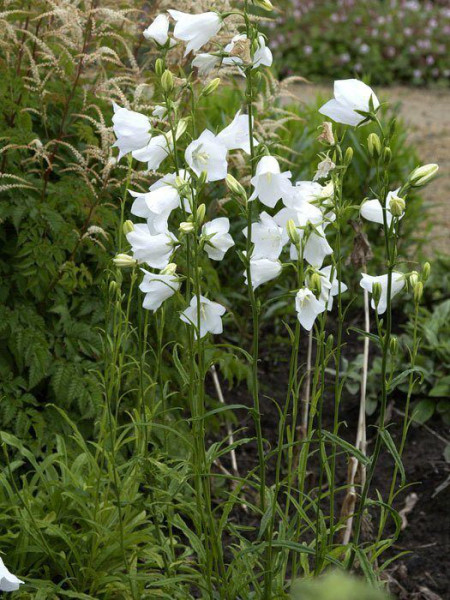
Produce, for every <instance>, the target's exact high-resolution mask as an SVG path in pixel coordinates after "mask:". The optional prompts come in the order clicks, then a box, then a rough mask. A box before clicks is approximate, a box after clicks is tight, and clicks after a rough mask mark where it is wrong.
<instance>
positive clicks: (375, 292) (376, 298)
mask: <svg viewBox="0 0 450 600" xmlns="http://www.w3.org/2000/svg"><path fill="white" fill-rule="evenodd" d="M381 292H382V287H381V283H379V282H378V281H376V282H375V283H374V284H373V286H372V297H373V302H374V304H375V307H377V306H378V304H379V302H380V298H381Z"/></svg>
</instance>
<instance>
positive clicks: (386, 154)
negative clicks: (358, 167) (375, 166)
mask: <svg viewBox="0 0 450 600" xmlns="http://www.w3.org/2000/svg"><path fill="white" fill-rule="evenodd" d="M391 160H392V150H391V149H390V148H385V149H384V150H383V163H384V164H385V165H388V164H389V163H390V162H391Z"/></svg>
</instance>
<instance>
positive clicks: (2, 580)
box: [0, 558, 24, 592]
mask: <svg viewBox="0 0 450 600" xmlns="http://www.w3.org/2000/svg"><path fill="white" fill-rule="evenodd" d="M23 583H24V582H23V581H22V580H21V579H19V578H18V577H16V576H15V575H13V574H12V573H11V572H10V571H9V569H7V568H6V567H5V563H4V562H3V560H2V559H1V558H0V591H2V592H15V591H16V590H18V589H19V587H20V586H21V585H22V584H23Z"/></svg>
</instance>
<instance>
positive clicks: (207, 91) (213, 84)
mask: <svg viewBox="0 0 450 600" xmlns="http://www.w3.org/2000/svg"><path fill="white" fill-rule="evenodd" d="M219 85H220V77H216V78H215V79H213V80H212V81H210V82H209V83H208V84H207V85H206V86H205V87H204V88H203V91H202V96H210V95H211V94H213V93H214V92H215V91H216V90H217V88H218V87H219Z"/></svg>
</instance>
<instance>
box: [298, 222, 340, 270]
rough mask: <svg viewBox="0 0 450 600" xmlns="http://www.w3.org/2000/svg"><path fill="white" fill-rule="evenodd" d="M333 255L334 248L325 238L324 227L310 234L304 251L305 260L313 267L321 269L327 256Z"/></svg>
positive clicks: (317, 228) (319, 227) (320, 226)
mask: <svg viewBox="0 0 450 600" xmlns="http://www.w3.org/2000/svg"><path fill="white" fill-rule="evenodd" d="M330 254H333V248H332V247H331V246H330V244H329V243H328V241H327V238H326V237H325V231H324V226H323V225H319V226H318V227H316V228H315V230H314V231H312V232H311V233H310V235H309V236H308V239H307V241H306V244H305V248H304V250H303V258H304V259H305V260H306V262H307V263H309V264H310V265H311V266H312V267H315V268H316V269H320V267H321V266H322V265H323V261H324V260H325V257H326V256H329V255H330Z"/></svg>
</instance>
